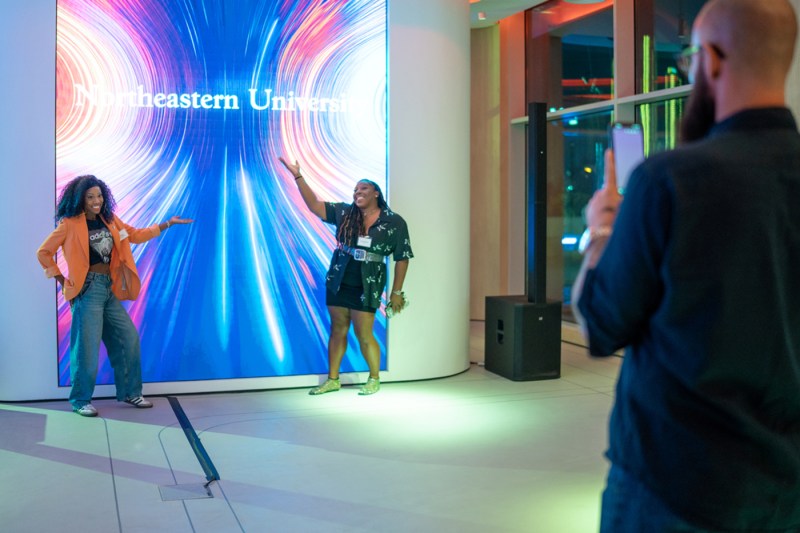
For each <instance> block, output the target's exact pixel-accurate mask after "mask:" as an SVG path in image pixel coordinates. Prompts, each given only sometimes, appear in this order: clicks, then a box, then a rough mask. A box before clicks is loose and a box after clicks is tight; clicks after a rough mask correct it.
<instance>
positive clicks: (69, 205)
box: [56, 174, 117, 222]
mask: <svg viewBox="0 0 800 533" xmlns="http://www.w3.org/2000/svg"><path fill="white" fill-rule="evenodd" d="M92 187H100V192H101V193H102V195H103V207H102V208H101V209H100V215H101V216H102V217H103V218H104V219H106V220H107V221H109V222H110V221H112V220H114V208H115V207H116V206H117V202H116V201H115V200H114V195H112V194H111V189H109V188H108V185H106V184H105V182H104V181H103V180H101V179H98V178H96V177H95V176H92V175H91V174H86V175H84V176H78V177H77V178H75V179H73V180H72V181H70V182H69V183H67V184H66V185H65V186H64V188H63V189H62V190H61V196H59V197H58V202H57V204H56V222H58V221H60V220H61V219H62V218H69V217H74V216H77V215H80V214H81V213H83V212H84V208H85V205H86V200H85V198H86V191H88V190H89V189H91V188H92Z"/></svg>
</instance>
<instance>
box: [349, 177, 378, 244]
mask: <svg viewBox="0 0 800 533" xmlns="http://www.w3.org/2000/svg"><path fill="white" fill-rule="evenodd" d="M358 183H367V184H369V185H371V186H372V187H373V188H374V189H375V191H377V193H378V208H379V209H382V210H383V209H389V204H387V203H386V199H385V198H384V197H383V191H381V188H380V187H379V186H378V184H377V183H375V182H374V181H372V180H367V179H363V180H358ZM367 229H368V228H365V227H364V216H363V215H362V213H361V209H359V208H358V206H357V205H356V204H355V203H352V204H350V207H348V208H347V213H345V215H344V220H342V225H341V226H339V232H338V233H337V234H336V240H337V241H339V242H340V243H341V244H344V245H346V246H353V244H354V243H355V241H356V239H357V238H358V236H359V235H365V234H366V233H367Z"/></svg>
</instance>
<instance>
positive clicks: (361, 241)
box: [358, 237, 372, 248]
mask: <svg viewBox="0 0 800 533" xmlns="http://www.w3.org/2000/svg"><path fill="white" fill-rule="evenodd" d="M358 245H359V246H363V247H364V248H369V247H370V246H372V237H359V238H358Z"/></svg>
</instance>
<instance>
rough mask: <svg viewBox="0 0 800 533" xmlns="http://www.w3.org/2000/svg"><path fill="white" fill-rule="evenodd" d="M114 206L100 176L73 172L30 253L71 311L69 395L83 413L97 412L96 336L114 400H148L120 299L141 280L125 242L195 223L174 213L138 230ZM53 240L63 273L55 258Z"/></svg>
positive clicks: (135, 337) (131, 294) (135, 338)
mask: <svg viewBox="0 0 800 533" xmlns="http://www.w3.org/2000/svg"><path fill="white" fill-rule="evenodd" d="M115 206H116V202H115V201H114V197H113V196H112V194H111V191H110V190H109V188H108V186H107V185H106V184H105V183H104V182H103V181H102V180H99V179H97V178H96V177H94V176H91V175H86V176H79V177H77V178H75V179H73V180H72V181H70V182H69V183H67V185H66V186H65V187H64V190H63V191H62V192H61V196H60V197H59V199H58V206H57V207H56V220H57V221H58V226H57V227H56V229H55V230H54V231H53V233H51V234H50V235H49V236H48V237H47V238H46V239H45V241H44V242H43V243H42V245H41V246H40V247H39V250H38V251H37V252H36V255H37V258H38V259H39V262H40V263H41V264H42V267H44V273H45V275H46V276H47V277H48V278H56V280H57V281H58V283H59V284H61V287H62V290H63V293H64V298H65V299H66V300H67V301H68V302H69V304H70V309H71V311H72V324H71V328H70V350H69V353H70V378H71V381H72V390H71V391H70V395H69V401H70V403H71V404H72V409H73V411H75V412H76V413H78V414H80V415H82V416H97V409H95V408H94V406H93V405H92V403H91V401H92V394H93V393H94V386H95V380H96V379H97V365H98V358H99V354H100V341H101V340H102V342H103V344H105V346H106V349H107V351H108V359H109V362H110V363H111V366H112V367H113V369H114V383H115V385H116V389H117V400H118V401H124V402H126V403H129V404H131V405H133V406H134V407H139V408H146V407H152V406H153V404H152V403H151V402H150V401H148V400H146V399H145V398H143V397H142V366H141V352H140V347H139V332H138V331H136V326H134V324H133V321H132V320H131V318H130V316H129V315H128V313H127V312H126V311H125V309H124V308H123V307H122V304H121V303H120V300H134V299H136V297H137V296H138V295H139V289H140V287H141V283H140V281H139V274H138V272H137V271H136V263H135V262H134V260H133V254H132V253H131V243H133V244H137V243H141V242H145V241H148V240H150V239H152V238H154V237H158V236H159V235H161V232H163V231H165V230H166V229H167V228H169V227H170V226H172V225H175V224H189V223H191V222H193V221H192V220H190V219H184V218H180V217H177V216H174V217H172V218H170V219H169V220H168V221H167V222H162V223H161V224H153V225H152V226H150V227H148V228H141V229H137V228H134V227H132V226H129V225H127V224H125V223H124V222H123V221H122V220H121V219H120V218H119V217H118V216H116V215H115V214H114V207H115ZM59 247H60V248H61V250H62V253H63V255H64V260H65V261H66V263H67V269H68V272H67V277H65V276H64V274H63V273H62V272H61V270H60V269H59V268H58V265H57V264H56V261H55V258H54V256H55V254H56V251H57V250H58V248H59Z"/></svg>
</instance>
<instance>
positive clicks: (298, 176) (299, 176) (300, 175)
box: [294, 174, 303, 181]
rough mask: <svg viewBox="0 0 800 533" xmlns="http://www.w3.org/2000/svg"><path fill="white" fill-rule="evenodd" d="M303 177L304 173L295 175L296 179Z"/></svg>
mask: <svg viewBox="0 0 800 533" xmlns="http://www.w3.org/2000/svg"><path fill="white" fill-rule="evenodd" d="M302 177H303V175H302V174H298V175H297V176H295V177H294V181H297V180H299V179H300V178H302Z"/></svg>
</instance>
